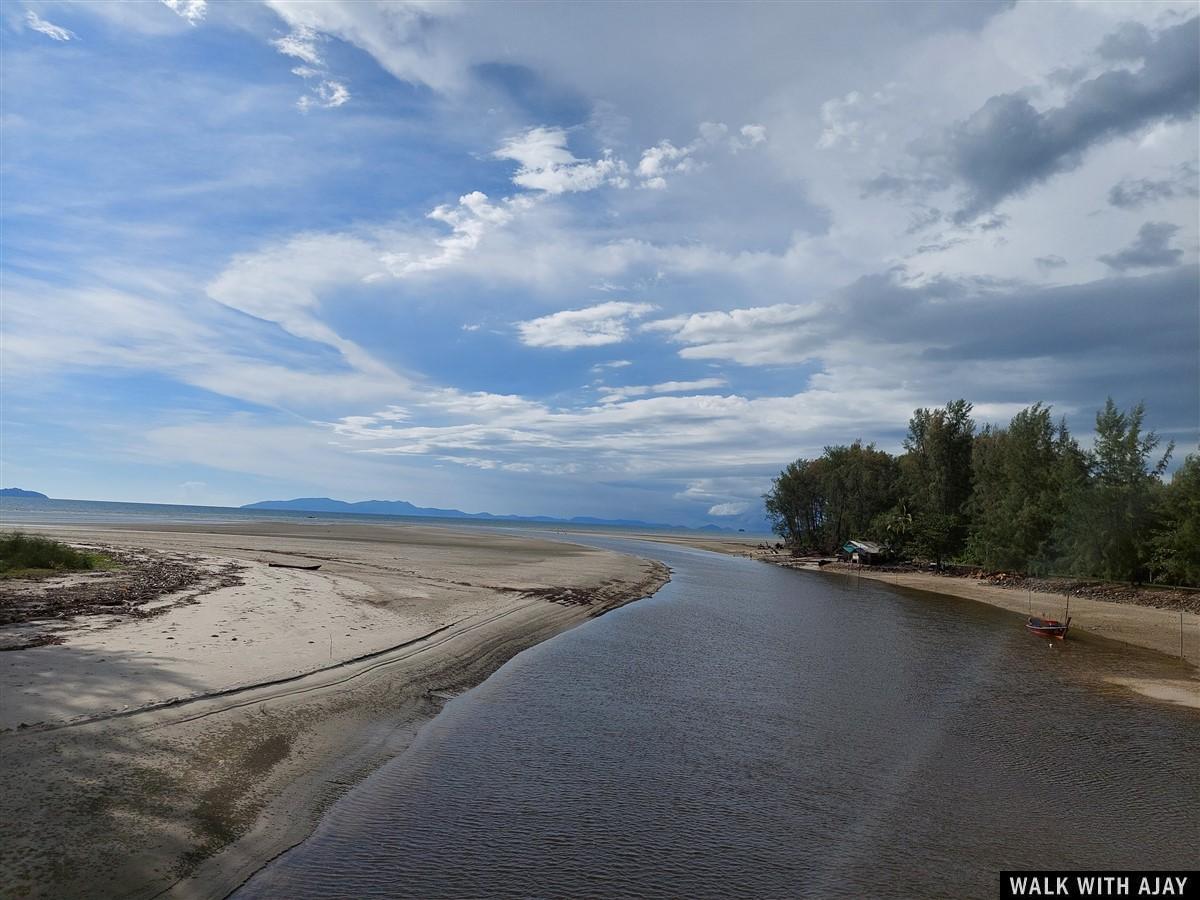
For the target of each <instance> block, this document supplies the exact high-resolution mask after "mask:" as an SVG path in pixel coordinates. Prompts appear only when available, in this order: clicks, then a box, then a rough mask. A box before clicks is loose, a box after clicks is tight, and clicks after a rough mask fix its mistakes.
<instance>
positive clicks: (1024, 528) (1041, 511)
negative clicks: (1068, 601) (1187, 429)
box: [763, 398, 1200, 585]
mask: <svg viewBox="0 0 1200 900" xmlns="http://www.w3.org/2000/svg"><path fill="white" fill-rule="evenodd" d="M971 411H972V406H971V404H970V403H968V402H967V401H965V400H955V401H953V402H951V403H947V404H946V405H945V406H944V407H940V408H937V409H924V408H922V409H918V410H916V411H914V413H913V415H912V418H911V419H910V420H909V423H908V433H907V435H906V436H905V438H904V452H903V453H901V454H900V455H899V456H893V455H892V454H890V453H887V452H886V451H883V450H880V449H878V448H876V446H875V445H874V444H863V443H862V441H855V442H854V443H852V444H850V445H848V446H846V445H842V446H834V447H826V448H825V452H824V453H823V454H822V455H821V456H819V457H817V458H815V459H798V460H796V461H795V462H792V463H789V464H788V466H787V467H786V468H785V469H784V470H783V471H782V472H780V473H779V476H778V477H777V478H775V479H774V481H773V482H772V485H771V489H770V491H768V492H767V494H765V495H764V498H763V499H764V501H765V505H766V512H767V516H768V518H769V519H770V520H771V524H772V527H773V528H774V530H775V532H776V534H778V535H779V536H780V537H782V538H783V539H784V540H785V541H786V542H787V543H788V545H789V546H790V547H791V549H792V550H793V552H796V553H803V552H817V553H830V552H834V551H836V550H837V549H838V548H839V547H841V546H842V545H844V544H845V542H846V541H847V540H850V539H869V540H874V541H878V542H881V543H883V544H885V545H886V546H887V547H888V548H889V549H890V550H891V551H892V552H893V553H895V554H897V555H898V556H901V557H905V558H916V559H922V560H928V561H930V562H933V563H936V564H938V565H941V564H943V563H945V562H958V563H967V564H973V565H979V566H981V567H983V568H986V569H990V570H1010V571H1021V572H1032V573H1045V574H1049V573H1056V574H1072V575H1078V576H1085V577H1096V578H1103V579H1107V580H1113V581H1132V582H1143V581H1162V582H1167V583H1171V584H1189V585H1200V455H1196V454H1192V455H1189V456H1187V457H1186V458H1185V459H1184V461H1183V464H1182V465H1181V466H1180V468H1179V469H1178V470H1177V471H1176V472H1175V474H1174V477H1173V478H1171V480H1170V481H1169V482H1165V481H1164V478H1163V476H1164V474H1165V472H1166V470H1167V465H1168V463H1169V461H1170V458H1171V453H1172V451H1173V450H1174V445H1173V444H1168V445H1167V446H1166V447H1165V448H1163V450H1162V452H1161V453H1159V452H1158V451H1159V447H1160V441H1159V438H1158V435H1156V434H1155V433H1154V432H1153V431H1147V430H1146V429H1145V427H1144V420H1145V406H1144V404H1140V403H1139V404H1137V405H1136V406H1134V407H1132V408H1131V409H1129V410H1121V409H1119V408H1118V407H1117V406H1116V404H1114V403H1113V401H1112V398H1109V400H1108V401H1107V403H1105V406H1104V409H1102V410H1100V411H1099V412H1098V413H1097V414H1096V432H1095V439H1094V441H1093V443H1092V447H1091V449H1090V450H1083V449H1082V448H1081V447H1080V446H1079V443H1078V442H1077V441H1076V440H1075V439H1074V438H1073V437H1072V436H1071V434H1070V432H1069V431H1068V430H1067V424H1066V420H1065V419H1061V420H1059V421H1058V422H1055V421H1054V419H1053V417H1052V416H1051V409H1050V407H1049V406H1046V405H1043V404H1041V403H1036V404H1034V405H1033V406H1030V407H1028V408H1026V409H1023V410H1021V411H1020V412H1019V413H1017V414H1016V415H1015V416H1013V418H1012V421H1010V422H1009V423H1008V425H1007V426H996V425H984V426H983V427H982V428H978V427H977V426H976V423H975V421H974V419H972V417H971Z"/></svg>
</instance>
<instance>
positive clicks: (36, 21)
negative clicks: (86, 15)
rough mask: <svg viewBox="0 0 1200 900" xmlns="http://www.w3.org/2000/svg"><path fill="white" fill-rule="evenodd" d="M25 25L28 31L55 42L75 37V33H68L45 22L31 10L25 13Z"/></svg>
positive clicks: (64, 29)
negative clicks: (42, 35)
mask: <svg viewBox="0 0 1200 900" xmlns="http://www.w3.org/2000/svg"><path fill="white" fill-rule="evenodd" d="M25 25H26V27H27V28H29V30H30V31H36V32H38V33H39V34H44V35H45V36H46V37H48V38H50V39H52V40H55V41H69V40H71V39H72V38H74V37H75V32H73V31H68V30H67V29H66V28H62V27H61V26H58V25H55V24H54V23H53V22H47V21H46V20H45V19H43V18H42V17H41V16H39V15H38V14H37V13H35V12H34V11H33V10H32V9H27V10H26V11H25Z"/></svg>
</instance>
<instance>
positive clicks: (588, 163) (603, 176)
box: [492, 127, 628, 194]
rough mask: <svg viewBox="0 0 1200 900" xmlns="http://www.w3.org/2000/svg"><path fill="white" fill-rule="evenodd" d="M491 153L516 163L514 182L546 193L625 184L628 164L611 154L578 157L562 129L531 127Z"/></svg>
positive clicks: (498, 157) (590, 189)
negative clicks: (595, 156) (594, 158)
mask: <svg viewBox="0 0 1200 900" xmlns="http://www.w3.org/2000/svg"><path fill="white" fill-rule="evenodd" d="M492 155H493V156H494V157H496V158H497V159H511V160H513V161H514V162H516V163H517V164H518V165H519V167H520V168H518V169H517V173H516V174H515V175H514V176H513V179H512V181H513V184H516V185H519V186H520V187H524V188H529V189H530V190H535V191H545V192H546V193H548V194H562V193H574V192H578V191H593V190H595V189H596V188H598V187H600V186H602V185H604V184H613V185H615V186H617V187H623V186H625V185H626V184H627V183H628V180H627V178H626V174H627V173H628V167H627V166H626V165H625V163H623V162H622V161H621V160H618V159H614V158H612V156H611V154H609V155H606V156H605V157H604V158H602V159H599V160H590V159H577V158H576V157H575V155H574V154H572V153H571V151H570V150H568V149H567V132H566V130H565V129H562V128H546V127H537V128H530V129H529V130H527V131H524V132H522V133H521V134H518V135H515V136H514V137H511V138H509V139H508V140H506V141H505V142H504V143H503V144H501V145H500V148H499V149H498V150H496V151H495V152H494V153H493V154H492Z"/></svg>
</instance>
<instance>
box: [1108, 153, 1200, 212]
mask: <svg viewBox="0 0 1200 900" xmlns="http://www.w3.org/2000/svg"><path fill="white" fill-rule="evenodd" d="M1197 174H1198V172H1197V168H1196V166H1195V164H1193V163H1190V162H1185V163H1183V164H1181V165H1180V166H1179V167H1178V168H1177V169H1176V170H1175V172H1174V173H1172V174H1171V175H1170V176H1169V177H1167V178H1123V179H1121V180H1120V181H1119V182H1117V183H1116V184H1114V185H1113V186H1112V188H1111V189H1110V190H1109V192H1108V202H1109V203H1111V204H1112V205H1113V206H1117V207H1120V208H1121V209H1141V208H1142V207H1143V206H1146V205H1148V204H1150V203H1157V202H1159V201H1161V200H1171V199H1174V198H1175V197H1195V196H1197V194H1198V193H1200V191H1197Z"/></svg>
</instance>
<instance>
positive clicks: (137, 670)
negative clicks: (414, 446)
mask: <svg viewBox="0 0 1200 900" xmlns="http://www.w3.org/2000/svg"><path fill="white" fill-rule="evenodd" d="M29 530H31V531H35V530H36V531H43V532H46V533H50V534H52V535H53V536H55V537H58V538H60V539H63V540H67V541H70V542H72V543H77V544H87V545H98V546H101V547H113V548H143V549H147V550H150V551H153V552H155V553H158V554H162V555H164V556H166V557H171V558H178V559H187V560H190V561H191V563H192V564H194V565H200V566H209V567H211V568H213V569H214V570H216V569H219V568H221V567H226V568H227V567H229V566H236V567H237V569H238V575H239V579H240V582H241V583H239V584H236V585H233V586H227V587H218V588H216V589H214V590H210V591H208V592H206V593H203V594H202V595H201V596H198V597H195V598H187V597H184V598H182V602H179V603H171V602H169V601H171V600H172V598H169V597H168V598H164V599H165V600H166V601H168V602H165V603H164V604H163V605H164V611H162V612H161V613H159V614H156V615H151V616H146V617H132V618H131V617H113V616H109V617H104V616H87V617H78V618H77V619H69V620H64V621H62V622H59V623H54V624H53V626H52V627H53V629H54V631H55V633H56V634H57V635H60V636H61V637H62V638H64V639H65V643H62V644H57V645H48V646H40V647H33V648H30V649H24V650H19V651H13V652H7V653H4V654H2V655H0V693H2V696H3V703H0V728H2V729H3V730H2V731H0V753H2V754H3V758H4V766H5V770H6V774H7V776H8V778H9V780H10V784H11V783H19V784H21V785H22V789H21V790H20V791H12V790H9V791H6V792H5V794H4V798H3V800H2V801H0V811H2V815H3V819H2V823H0V846H2V847H3V850H2V851H0V853H2V854H3V866H2V867H0V871H2V872H3V875H0V882H2V893H4V894H5V895H6V896H14V897H65V896H71V897H102V896H103V897H110V896H128V897H152V896H160V895H162V896H174V897H223V896H225V895H226V894H227V893H228V892H229V891H230V890H231V889H232V888H233V887H235V886H236V885H237V884H239V883H240V882H241V881H242V880H244V879H245V878H246V877H247V876H248V875H249V874H250V873H252V872H253V871H254V870H255V869H256V868H257V867H258V866H260V865H261V864H262V862H263V861H265V860H266V859H269V858H271V857H272V856H274V855H276V854H277V853H279V852H281V851H282V850H284V849H286V848H287V847H289V846H291V845H292V844H294V843H296V842H297V841H299V840H301V839H302V838H303V837H304V836H306V834H307V833H308V832H309V831H310V830H311V828H312V827H313V825H314V824H315V822H316V821H317V819H318V818H319V816H320V813H321V811H322V810H323V809H324V808H326V806H327V805H328V803H330V802H331V801H332V800H333V799H335V798H336V797H337V796H339V795H340V794H341V793H342V792H344V791H345V790H346V789H347V788H348V787H349V786H350V785H352V784H354V783H355V782H356V781H357V780H359V779H360V778H361V777H363V776H364V775H365V774H367V773H369V772H370V771H371V770H372V769H373V768H374V767H376V766H377V765H378V764H379V763H380V762H381V761H382V760H384V759H386V758H387V757H389V756H392V755H394V754H395V753H397V752H399V751H400V750H401V749H403V747H404V746H406V744H407V742H408V741H409V740H410V739H411V737H412V735H413V734H415V732H416V730H417V729H418V728H419V727H420V725H421V723H423V722H424V721H426V720H428V719H429V718H430V717H432V716H433V715H435V714H436V713H437V711H438V710H439V709H440V708H441V706H442V704H443V703H444V702H445V700H446V699H447V698H449V697H451V696H453V695H454V694H456V693H458V692H461V691H463V690H465V689H467V688H469V687H471V686H472V685H474V684H477V683H479V682H480V681H482V680H483V679H484V678H486V677H487V675H488V674H490V673H491V672H492V671H494V670H495V669H496V668H498V667H499V666H500V665H502V664H503V663H504V662H505V661H506V660H508V659H510V658H511V657H512V656H513V655H515V654H516V653H518V652H519V651H520V650H522V649H524V648H526V647H529V646H532V645H533V644H535V643H537V642H539V641H541V640H544V639H546V638H547V637H550V636H552V635H554V634H556V633H558V632H561V631H562V630H564V629H566V628H569V627H571V626H572V625H574V624H577V623H579V622H582V621H584V620H586V619H587V618H589V617H593V616H596V615H599V614H601V613H603V612H605V611H606V610H609V609H612V608H614V607H616V606H619V605H622V604H624V603H627V602H629V601H631V600H635V599H637V598H639V597H643V596H647V595H649V594H652V593H653V592H654V591H656V590H657V589H658V588H659V587H660V586H661V585H662V584H663V583H665V581H666V580H667V578H668V577H669V574H668V572H667V571H666V569H665V567H663V566H661V565H660V564H657V563H652V562H649V561H646V560H640V559H636V558H634V557H629V556H622V555H619V554H616V553H609V552H606V551H600V550H594V549H589V548H585V547H581V546H578V545H572V544H568V543H561V542H557V541H555V542H550V541H544V540H540V539H537V538H532V537H530V538H525V537H511V536H506V535H501V534H496V533H492V532H485V531H482V530H478V529H472V530H463V531H455V530H444V529H439V528H429V527H418V526H409V525H391V524H382V523H381V524H380V525H374V524H370V525H358V524H340V523H339V524H335V525H331V524H329V523H327V522H313V523H312V524H307V523H286V524H280V523H266V522H255V523H245V524H238V525H205V526H184V525H178V526H153V527H148V526H145V525H139V526H130V527H116V526H88V527H82V526H80V527H62V526H56V527H53V528H49V527H47V528H31V529H29ZM270 562H277V563H278V562H285V563H292V564H296V563H299V564H307V565H315V564H319V565H320V569H319V570H317V571H307V570H297V569H287V568H273V567H270V566H269V565H268V563H270ZM176 599H178V598H176ZM22 628H23V629H25V630H27V629H28V626H9V627H8V628H7V629H3V630H8V631H12V630H14V629H15V630H20V629H22Z"/></svg>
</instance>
